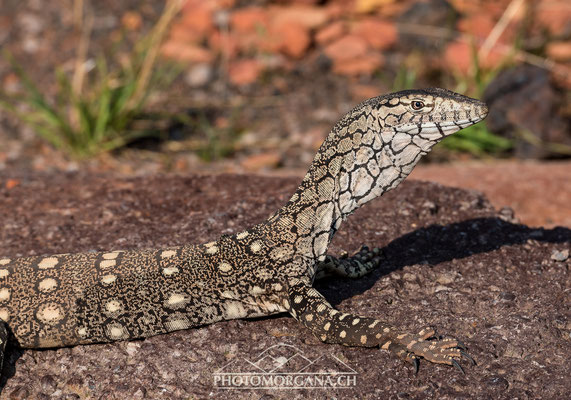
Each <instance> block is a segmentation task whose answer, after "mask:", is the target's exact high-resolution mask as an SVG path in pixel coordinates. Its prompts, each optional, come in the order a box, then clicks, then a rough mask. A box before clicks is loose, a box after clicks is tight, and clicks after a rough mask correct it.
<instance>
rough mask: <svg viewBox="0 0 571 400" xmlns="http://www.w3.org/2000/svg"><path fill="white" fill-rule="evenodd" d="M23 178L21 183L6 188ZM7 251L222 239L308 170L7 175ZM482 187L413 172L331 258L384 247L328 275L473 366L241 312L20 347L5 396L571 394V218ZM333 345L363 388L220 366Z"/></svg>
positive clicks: (323, 351)
mask: <svg viewBox="0 0 571 400" xmlns="http://www.w3.org/2000/svg"><path fill="white" fill-rule="evenodd" d="M9 180H17V181H18V184H17V185H7V184H6V183H7V182H8V181H9ZM0 182H3V183H4V184H2V185H1V187H0V220H1V221H2V224H3V229H2V230H1V231H0V254H3V255H6V256H11V257H14V256H22V255H31V254H43V253H65V252H72V251H73V252H76V251H89V250H105V249H116V248H121V249H130V248H148V247H164V246H169V245H178V244H183V243H188V242H192V243H197V242H204V241H208V240H210V239H214V238H215V237H216V236H217V235H219V234H221V233H233V232H237V231H239V230H242V229H243V228H246V227H248V226H249V225H251V224H253V223H256V222H258V221H260V220H262V219H264V218H265V217H267V216H268V215H269V214H270V213H271V212H273V211H274V210H275V209H276V208H277V207H279V206H280V205H281V204H283V203H284V202H285V201H286V200H287V198H288V197H289V195H290V194H291V192H292V191H293V190H294V188H295V186H296V185H297V182H298V179H297V178H275V177H273V178H271V177H258V176H247V175H238V176H237V175H218V176H187V177H182V176H177V175H156V176H152V177H131V178H125V177H121V176H116V175H115V176H114V175H111V174H109V175H93V174H87V173H85V172H79V173H68V174H62V173H57V174H56V173H39V172H33V173H31V172H21V171H16V170H5V171H2V172H0ZM514 221H515V220H514V219H513V217H512V216H511V213H510V212H509V210H504V211H502V212H501V213H499V212H498V211H497V210H495V209H494V208H493V207H492V205H491V204H490V202H488V200H486V198H485V197H484V196H483V195H482V194H481V193H479V192H476V191H468V190H461V189H454V188H450V187H445V186H441V185H439V184H434V183H425V182H417V181H407V182H405V183H404V184H403V185H402V186H401V187H400V188H398V189H397V190H395V191H394V192H392V193H390V194H388V195H386V196H385V197H383V198H382V199H377V200H375V201H373V202H372V203H371V204H369V205H367V206H366V207H364V208H362V209H360V210H358V211H357V212H356V213H355V215H353V216H352V217H351V218H350V219H349V220H348V221H347V222H346V223H345V224H344V225H343V226H342V228H341V230H340V231H339V232H338V234H337V236H336V238H335V240H334V243H333V244H332V246H331V248H330V252H331V253H332V254H338V253H340V252H341V251H342V250H347V251H349V252H351V251H355V250H357V249H358V248H359V247H360V245H362V244H368V245H369V246H378V247H380V248H381V249H382V260H383V261H382V266H381V268H379V269H378V270H376V271H375V272H373V273H372V274H370V275H369V276H366V277H364V278H362V279H358V280H351V281H347V280H342V279H327V280H324V281H321V282H318V283H317V284H316V287H317V289H318V290H320V291H321V292H322V293H324V295H325V296H326V298H327V299H328V300H329V301H330V302H332V304H334V305H335V306H336V307H338V308H339V309H341V310H343V311H351V312H355V313H359V314H362V315H367V316H375V317H380V318H382V319H384V320H386V321H387V322H389V323H392V324H394V325H397V326H399V327H401V328H402V329H403V330H411V331H412V330H414V331H417V330H419V329H420V328H421V327H423V326H425V325H432V326H435V327H437V328H438V329H439V332H440V333H441V334H443V335H447V336H453V337H457V338H460V339H462V340H463V341H464V342H465V343H466V345H467V347H468V349H469V353H470V354H471V355H472V356H473V357H474V359H475V360H476V362H477V365H476V366H470V365H468V363H463V365H464V368H465V371H466V375H462V374H461V373H460V372H458V371H457V370H455V369H453V368H451V367H447V366H438V365H432V364H429V363H426V362H425V363H422V364H421V367H420V371H419V373H418V374H417V375H415V373H414V371H413V369H412V367H411V366H410V365H406V364H404V363H403V362H402V361H400V360H398V359H396V358H395V357H393V356H391V355H389V354H388V353H387V352H385V351H382V350H375V349H363V348H346V347H342V346H337V345H325V344H321V343H320V342H319V340H317V339H316V338H314V337H312V336H311V335H309V334H308V332H307V330H305V329H304V328H303V327H302V326H300V325H299V324H297V323H296V322H295V321H294V320H293V319H292V318H289V317H287V316H278V317H274V318H261V319H258V320H250V321H246V320H235V321H228V322H222V323H217V324H214V325H210V326H206V327H203V328H200V329H192V330H187V331H179V332H175V333H172V334H168V335H162V336H157V337H153V338H150V339H147V340H142V341H133V342H120V343H115V344H104V345H91V346H77V347H72V348H64V349H57V350H43V351H34V350H26V351H22V350H19V349H16V348H15V347H14V346H10V350H9V351H8V354H7V363H6V364H7V365H6V366H5V368H4V370H3V375H4V376H8V379H7V380H5V379H4V380H3V381H2V384H3V386H4V387H3V389H2V394H1V396H0V397H1V398H2V399H4V398H6V399H20V398H22V399H23V398H37V399H49V398H54V399H64V398H65V399H74V398H93V399H113V398H117V399H124V398H174V399H183V398H228V397H230V398H244V399H246V398H264V399H278V398H284V399H289V398H332V397H335V398H371V399H373V398H395V399H396V398H398V399H405V398H411V399H416V398H418V399H421V398H422V399H424V398H439V399H452V398H454V399H457V398H482V399H483V398H494V399H513V398H520V399H526V398H543V399H563V398H569V397H570V396H571V382H570V381H569V376H568V374H569V370H570V369H571V361H569V352H570V351H571V336H570V335H571V313H570V311H569V310H570V308H571V304H570V297H569V290H570V287H571V276H570V271H569V268H570V266H571V259H570V258H569V257H568V255H567V256H566V254H567V253H566V251H569V249H570V248H571V230H570V229H568V228H564V227H558V228H553V229H546V228H530V227H528V226H525V225H520V224H518V223H516V222H514ZM282 343H283V344H287V345H290V346H294V347H295V348H296V349H297V350H298V351H299V352H301V353H302V354H303V355H304V356H306V357H308V358H310V359H315V358H317V357H319V356H323V355H328V356H334V357H336V359H337V360H341V361H342V362H343V363H344V365H346V366H348V367H349V368H350V369H351V370H353V371H355V372H356V382H355V385H353V386H352V387H350V388H348V389H315V390H307V389H303V390H291V389H290V390H281V391H278V390H244V391H239V390H236V391H231V392H230V391H228V390H221V389H219V388H217V387H215V385H214V373H215V372H217V371H219V370H220V369H221V368H222V367H224V366H225V365H227V364H228V363H230V362H232V361H235V360H240V359H241V358H246V359H250V360H253V359H256V357H258V356H259V355H260V353H262V352H263V351H264V350H266V349H268V348H270V347H271V346H275V345H279V344H282Z"/></svg>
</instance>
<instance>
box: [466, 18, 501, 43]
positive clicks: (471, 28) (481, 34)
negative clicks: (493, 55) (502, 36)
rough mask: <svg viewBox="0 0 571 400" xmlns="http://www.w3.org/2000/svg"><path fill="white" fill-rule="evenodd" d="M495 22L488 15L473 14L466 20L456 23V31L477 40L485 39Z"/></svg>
mask: <svg viewBox="0 0 571 400" xmlns="http://www.w3.org/2000/svg"><path fill="white" fill-rule="evenodd" d="M495 25H496V22H495V21H494V20H493V19H492V17H491V16H490V15H488V14H474V15H470V16H468V17H466V18H462V19H461V20H460V21H459V22H458V30H459V31H461V32H465V33H468V34H470V35H472V36H475V37H477V38H481V39H485V38H486V37H487V36H488V35H489V34H490V32H491V31H492V29H494V26H495Z"/></svg>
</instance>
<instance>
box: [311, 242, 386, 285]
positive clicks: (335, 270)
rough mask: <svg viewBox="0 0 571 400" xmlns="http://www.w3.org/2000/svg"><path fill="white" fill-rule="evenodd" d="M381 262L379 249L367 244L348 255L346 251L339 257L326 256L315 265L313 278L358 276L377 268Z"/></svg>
mask: <svg viewBox="0 0 571 400" xmlns="http://www.w3.org/2000/svg"><path fill="white" fill-rule="evenodd" d="M380 263H381V250H380V249H378V248H376V247H375V248H374V249H373V250H370V249H369V248H368V247H367V246H362V247H361V249H360V250H359V251H358V252H356V253H355V254H353V255H352V256H349V255H348V254H347V253H345V254H342V255H341V256H339V257H333V256H327V257H326V258H325V260H324V261H323V262H321V263H319V264H318V265H317V270H316V273H315V279H323V278H326V277H330V276H341V277H345V278H360V277H362V276H364V275H366V274H368V273H369V272H371V271H373V270H374V269H375V268H377V267H378V266H379V265H380Z"/></svg>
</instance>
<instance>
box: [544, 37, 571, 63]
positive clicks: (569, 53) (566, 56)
mask: <svg viewBox="0 0 571 400" xmlns="http://www.w3.org/2000/svg"><path fill="white" fill-rule="evenodd" d="M545 51H546V53H547V56H548V57H549V58H552V59H553V60H555V61H571V42H568V41H561V42H552V43H549V44H548V45H547V48H546V49H545Z"/></svg>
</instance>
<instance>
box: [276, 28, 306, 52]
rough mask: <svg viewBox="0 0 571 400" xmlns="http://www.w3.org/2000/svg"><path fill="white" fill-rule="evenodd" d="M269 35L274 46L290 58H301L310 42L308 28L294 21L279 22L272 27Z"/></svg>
mask: <svg viewBox="0 0 571 400" xmlns="http://www.w3.org/2000/svg"><path fill="white" fill-rule="evenodd" d="M271 36H272V40H273V43H274V44H275V46H276V48H277V49H278V50H279V51H280V52H281V53H283V54H285V55H286V56H289V57H292V58H301V57H302V56H303V55H304V54H305V51H306V50H307V49H308V47H309V45H310V44H311V36H310V35H309V30H308V29H307V28H305V27H304V26H303V25H301V24H297V23H294V22H291V23H287V24H286V23H281V24H279V25H277V26H276V27H274V28H272V30H271Z"/></svg>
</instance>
